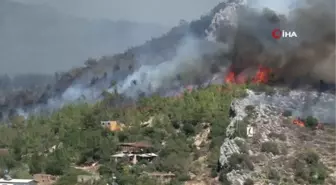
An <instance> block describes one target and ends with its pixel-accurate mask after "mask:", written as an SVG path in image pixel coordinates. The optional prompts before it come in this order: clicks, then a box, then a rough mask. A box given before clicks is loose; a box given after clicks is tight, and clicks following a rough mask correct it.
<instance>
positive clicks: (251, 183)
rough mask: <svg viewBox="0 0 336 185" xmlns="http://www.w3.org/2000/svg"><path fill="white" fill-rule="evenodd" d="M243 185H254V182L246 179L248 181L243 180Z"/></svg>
mask: <svg viewBox="0 0 336 185" xmlns="http://www.w3.org/2000/svg"><path fill="white" fill-rule="evenodd" d="M243 185H254V182H253V180H252V179H250V178H248V179H246V180H245V182H244V184H243Z"/></svg>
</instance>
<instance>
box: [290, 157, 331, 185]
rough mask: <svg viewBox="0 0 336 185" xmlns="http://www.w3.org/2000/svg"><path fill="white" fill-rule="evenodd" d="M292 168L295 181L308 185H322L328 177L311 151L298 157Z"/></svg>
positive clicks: (324, 168) (325, 170)
mask: <svg viewBox="0 0 336 185" xmlns="http://www.w3.org/2000/svg"><path fill="white" fill-rule="evenodd" d="M293 168H294V171H295V177H296V178H297V181H306V182H309V183H310V184H323V182H324V180H325V178H326V177H327V176H328V173H327V168H326V167H325V166H324V165H323V164H322V163H320V162H319V156H318V155H317V154H316V153H315V152H313V151H308V152H305V153H303V154H300V155H298V157H297V158H296V159H295V161H294V167H293Z"/></svg>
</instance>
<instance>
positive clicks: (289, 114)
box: [282, 110, 292, 117]
mask: <svg viewBox="0 0 336 185" xmlns="http://www.w3.org/2000/svg"><path fill="white" fill-rule="evenodd" d="M282 115H283V116H285V117H290V116H292V111H290V110H285V111H284V112H283V113H282Z"/></svg>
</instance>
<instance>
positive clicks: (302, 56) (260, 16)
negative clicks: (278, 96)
mask: <svg viewBox="0 0 336 185" xmlns="http://www.w3.org/2000/svg"><path fill="white" fill-rule="evenodd" d="M235 2H239V6H238V8H237V6H236V7H235V8H234V9H232V8H231V9H230V10H226V12H225V9H224V10H223V11H222V12H221V14H225V13H227V12H230V11H233V10H235V11H234V13H231V14H233V15H234V16H233V17H234V19H233V18H232V17H229V18H226V19H225V17H224V16H222V17H224V18H222V19H221V20H220V21H217V22H216V23H215V25H216V27H217V28H219V29H213V30H212V35H213V36H214V37H215V39H216V40H217V41H221V42H229V43H232V50H231V51H232V55H231V56H232V58H231V62H232V65H233V69H234V70H235V72H236V73H241V72H244V70H247V69H249V68H253V67H256V66H257V65H258V64H262V65H265V66H268V67H271V68H273V69H274V72H275V75H276V77H278V78H279V79H281V80H283V81H284V82H285V83H286V84H293V83H296V84H297V83H310V84H311V83H316V82H319V81H321V80H322V81H324V82H325V83H332V84H334V83H335V1H334V0H323V1H308V0H307V1H304V0H302V1H300V0H296V1H293V2H292V3H294V4H297V5H300V6H299V7H297V8H295V9H292V10H291V11H289V13H288V14H287V15H281V14H278V12H277V11H276V10H271V9H267V8H266V9H263V10H261V11H260V9H259V10H256V9H253V8H249V7H247V6H245V5H246V2H245V1H235ZM228 20H230V21H231V23H230V24H228V23H227V22H228ZM213 27H215V26H213ZM276 28H279V29H281V30H286V31H295V32H296V34H297V35H298V37H297V38H281V39H280V40H275V39H274V38H272V36H271V32H272V30H273V29H276ZM232 38H234V39H232Z"/></svg>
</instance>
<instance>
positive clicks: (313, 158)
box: [303, 150, 320, 165]
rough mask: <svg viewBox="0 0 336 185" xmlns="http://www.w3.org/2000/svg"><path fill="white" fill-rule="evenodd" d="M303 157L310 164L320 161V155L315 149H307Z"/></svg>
mask: <svg viewBox="0 0 336 185" xmlns="http://www.w3.org/2000/svg"><path fill="white" fill-rule="evenodd" d="M303 159H304V160H305V161H306V163H307V164H308V165H316V164H317V163H318V162H319V159H320V157H319V156H318V154H317V153H316V152H315V151H311V150H309V151H307V152H306V153H304V154H303Z"/></svg>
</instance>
